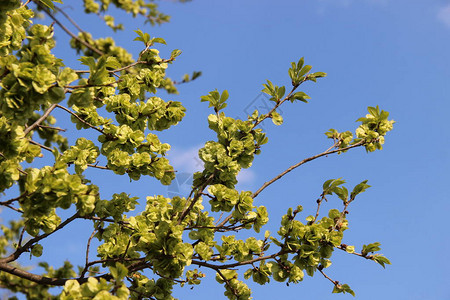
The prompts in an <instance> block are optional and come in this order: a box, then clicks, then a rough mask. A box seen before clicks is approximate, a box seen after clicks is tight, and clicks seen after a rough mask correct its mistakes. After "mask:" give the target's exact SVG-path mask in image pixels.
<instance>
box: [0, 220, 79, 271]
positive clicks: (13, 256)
mask: <svg viewBox="0 0 450 300" xmlns="http://www.w3.org/2000/svg"><path fill="white" fill-rule="evenodd" d="M78 217H79V212H76V213H75V214H74V215H73V216H71V217H70V218H68V219H67V220H65V221H64V222H62V223H61V224H59V225H58V226H57V227H56V228H55V229H54V230H53V231H51V232H49V233H44V234H41V235H38V236H36V237H35V238H33V239H31V240H29V241H28V242H27V243H26V244H25V245H23V246H22V247H20V248H17V249H16V251H15V252H14V253H13V254H11V255H9V256H7V257H5V258H2V259H0V264H2V263H9V262H11V261H15V260H16V259H18V258H19V257H20V255H21V254H22V253H24V252H26V251H27V250H28V249H29V248H30V247H31V246H33V245H34V244H35V243H37V242H39V241H40V240H42V239H44V238H46V237H48V236H49V235H51V234H53V233H55V232H57V231H58V230H60V229H62V228H63V227H64V226H66V225H67V224H69V223H70V222H72V221H73V220H75V219H76V218H78ZM0 269H1V268H0ZM5 271H6V270H5Z"/></svg>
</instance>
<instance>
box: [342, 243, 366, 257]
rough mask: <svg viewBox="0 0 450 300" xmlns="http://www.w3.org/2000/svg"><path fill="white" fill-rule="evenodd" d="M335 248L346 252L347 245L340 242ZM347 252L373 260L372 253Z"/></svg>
mask: <svg viewBox="0 0 450 300" xmlns="http://www.w3.org/2000/svg"><path fill="white" fill-rule="evenodd" d="M336 248H338V249H340V250H342V251H345V252H347V250H346V248H347V245H346V244H341V245H339V246H337V247H336ZM347 253H349V254H353V255H356V256H359V257H364V258H365V259H369V260H373V255H367V254H366V255H364V254H362V253H358V252H347Z"/></svg>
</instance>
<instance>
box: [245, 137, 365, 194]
mask: <svg viewBox="0 0 450 300" xmlns="http://www.w3.org/2000/svg"><path fill="white" fill-rule="evenodd" d="M364 143H365V142H364V141H361V142H358V143H356V144H353V145H351V146H348V147H345V148H340V149H335V150H331V151H325V152H322V153H320V154H317V155H314V156H311V157H308V158H305V159H304V160H302V161H301V162H299V163H297V164H295V165H292V166H290V167H289V168H287V169H286V170H285V171H283V172H282V173H280V174H279V175H277V176H275V177H274V178H273V179H271V180H269V181H267V182H266V183H264V184H263V185H262V186H261V187H260V188H259V189H258V190H257V191H256V192H254V193H253V195H252V198H255V197H257V196H258V195H259V194H260V193H261V192H262V191H263V190H264V189H265V188H267V187H268V186H269V185H271V184H272V183H274V182H275V181H277V180H279V179H280V178H281V177H283V176H284V175H286V174H287V173H289V172H291V171H292V170H295V169H296V168H298V167H300V166H301V165H303V164H305V163H307V162H309V161H312V160H315V159H317V158H319V157H322V156H326V155H329V154H333V153H338V152H342V151H346V150H349V149H352V148H356V147H359V146H362V145H364Z"/></svg>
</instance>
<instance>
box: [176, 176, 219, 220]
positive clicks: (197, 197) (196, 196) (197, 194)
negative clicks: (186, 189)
mask: <svg viewBox="0 0 450 300" xmlns="http://www.w3.org/2000/svg"><path fill="white" fill-rule="evenodd" d="M213 178H214V174H211V175H209V177H208V179H206V181H205V182H204V183H203V184H202V185H201V186H200V187H199V189H198V190H197V193H195V196H194V198H193V199H192V201H191V203H190V204H189V207H188V208H186V207H185V209H184V210H183V212H182V213H181V216H180V218H179V219H178V224H181V222H183V219H184V218H185V217H186V215H187V214H188V213H189V211H191V209H192V208H193V207H194V205H195V203H196V202H197V200H198V199H199V198H200V196H201V195H202V193H203V190H204V189H205V188H206V187H207V186H208V184H209V183H210V182H211V180H212V179H213ZM193 191H194V189H193V190H192V191H191V193H190V196H189V197H188V199H187V200H186V205H187V203H188V201H189V199H190V198H191V195H192V192H193Z"/></svg>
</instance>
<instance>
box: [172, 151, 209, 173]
mask: <svg viewBox="0 0 450 300" xmlns="http://www.w3.org/2000/svg"><path fill="white" fill-rule="evenodd" d="M201 147H202V146H197V147H192V148H189V149H187V150H182V149H172V150H170V151H169V155H168V158H169V161H170V163H171V164H172V166H173V167H174V169H175V170H177V171H183V172H188V173H195V172H197V171H201V170H202V168H203V162H202V161H201V160H200V158H199V157H198V149H200V148H201Z"/></svg>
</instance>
